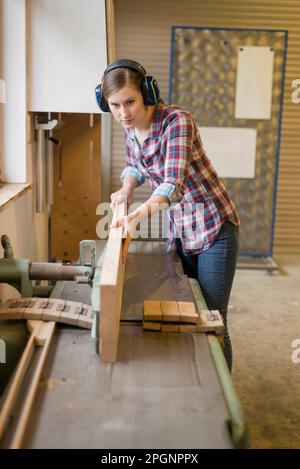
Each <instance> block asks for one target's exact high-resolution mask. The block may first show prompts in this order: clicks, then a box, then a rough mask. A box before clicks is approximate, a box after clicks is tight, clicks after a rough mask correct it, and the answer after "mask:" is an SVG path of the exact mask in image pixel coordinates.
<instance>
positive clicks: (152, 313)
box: [144, 300, 162, 321]
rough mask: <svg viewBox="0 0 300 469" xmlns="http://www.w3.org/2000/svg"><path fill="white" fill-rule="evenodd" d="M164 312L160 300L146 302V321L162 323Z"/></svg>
mask: <svg viewBox="0 0 300 469" xmlns="http://www.w3.org/2000/svg"><path fill="white" fill-rule="evenodd" d="M161 320H162V310H161V306H160V301H159V300H145V301H144V321H161Z"/></svg>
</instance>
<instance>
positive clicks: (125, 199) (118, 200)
mask: <svg viewBox="0 0 300 469" xmlns="http://www.w3.org/2000/svg"><path fill="white" fill-rule="evenodd" d="M110 200H111V204H110V208H111V209H112V210H114V208H115V207H116V206H117V205H120V204H122V203H127V209H128V208H129V207H130V205H131V204H132V190H130V189H124V187H121V189H119V190H118V191H116V192H113V193H112V194H111V196H110Z"/></svg>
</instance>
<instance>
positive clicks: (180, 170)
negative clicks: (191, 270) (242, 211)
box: [120, 100, 239, 255]
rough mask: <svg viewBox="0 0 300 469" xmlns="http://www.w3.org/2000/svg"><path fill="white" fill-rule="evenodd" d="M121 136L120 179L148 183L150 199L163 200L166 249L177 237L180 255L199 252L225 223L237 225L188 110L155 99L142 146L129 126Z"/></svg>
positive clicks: (212, 239) (230, 202)
mask: <svg viewBox="0 0 300 469" xmlns="http://www.w3.org/2000/svg"><path fill="white" fill-rule="evenodd" d="M125 138H126V162H127V166H126V167H125V168H124V170H123V172H122V174H121V177H120V179H121V181H123V179H124V177H125V176H126V175H128V174H131V175H133V176H135V178H136V180H137V182H138V184H139V185H141V184H143V183H144V182H145V180H149V183H150V186H151V189H152V191H153V194H152V195H160V196H163V197H165V198H167V199H168V201H169V204H170V207H169V209H168V217H169V223H168V227H167V232H166V233H165V234H166V235H165V237H166V239H167V249H168V250H170V249H172V248H174V240H175V238H176V237H179V238H180V239H181V242H182V248H183V252H184V253H185V254H187V255H193V254H199V253H200V252H203V251H205V250H207V249H208V248H209V247H210V246H211V245H212V244H213V242H214V241H215V239H216V237H217V235H218V233H219V230H220V229H221V226H222V224H223V223H224V222H225V221H227V220H229V221H231V222H232V223H233V224H235V225H238V224H239V218H238V215H237V212H236V210H235V207H234V205H233V203H232V201H231V199H230V197H229V195H228V193H227V192H226V189H225V187H224V185H223V183H222V181H221V180H220V178H219V177H218V175H217V173H216V171H215V169H214V168H213V166H212V164H211V162H210V160H209V159H208V157H207V155H206V153H205V151H204V148H203V145H202V142H201V138H200V135H199V131H198V129H197V127H196V125H195V122H194V120H193V118H192V117H191V116H190V114H189V113H188V112H186V111H183V110H182V109H180V108H179V107H177V106H175V105H169V106H168V105H166V104H165V103H164V102H163V101H162V100H160V101H159V103H158V104H157V106H156V110H155V112H154V115H153V118H152V123H151V126H150V129H149V133H148V136H147V138H146V140H145V141H144V143H143V146H142V148H140V145H139V143H138V141H137V139H136V137H135V132H134V129H133V128H132V129H129V130H126V134H125Z"/></svg>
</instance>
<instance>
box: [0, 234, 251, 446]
mask: <svg viewBox="0 0 300 469" xmlns="http://www.w3.org/2000/svg"><path fill="white" fill-rule="evenodd" d="M97 244H98V245H97V249H96V251H97V252H98V254H97V256H98V257H99V259H98V263H97V266H98V271H99V272H101V268H102V266H101V263H102V262H103V256H101V255H100V254H101V252H102V251H103V242H101V241H99V242H97ZM91 292H92V290H91V286H90V284H89V283H78V281H77V282H76V281H72V280H66V281H58V282H57V283H56V285H55V287H54V288H53V289H52V290H51V294H50V297H49V300H50V301H51V300H52V301H58V300H63V301H66V302H68V301H70V302H76V303H78V304H86V305H90V304H91V302H92V298H91V297H92V294H91ZM145 299H159V300H173V301H174V300H175V301H193V302H195V303H196V305H197V307H198V309H199V310H201V309H206V305H205V301H204V299H203V296H202V294H201V291H200V289H199V286H198V284H197V282H196V281H193V280H190V279H188V278H187V277H186V276H185V275H184V272H183V270H182V267H181V263H180V259H179V257H178V256H177V254H176V253H166V251H165V247H164V243H161V242H151V241H146V242H143V241H133V242H132V243H131V245H130V248H129V252H128V255H127V261H126V270H125V277H124V289H123V297H122V305H121V321H120V329H119V342H118V353H117V360H116V361H115V362H114V363H103V362H101V361H100V360H99V355H98V354H97V353H95V341H96V340H97V337H95V331H94V334H93V335H94V338H93V337H91V333H90V331H89V330H86V329H81V328H78V327H76V326H72V325H71V324H57V325H56V328H55V330H53V331H51V341H50V339H49V344H48V352H47V355H46V358H45V359H44V362H43V369H42V373H41V374H40V375H39V380H38V385H37V387H36V392H35V395H34V400H33V399H32V407H31V410H30V416H29V417H28V421H27V422H26V431H25V430H24V435H23V437H22V442H21V443H20V447H22V448H136V449H137V448H156V449H159V448H165V449H167V448H233V447H239V448H241V447H246V446H247V430H246V425H245V421H244V416H243V412H242V409H241V407H240V404H239V401H238V397H237V395H236V392H235V390H234V387H233V383H232V380H231V377H230V374H229V371H228V369H227V365H226V362H225V359H224V356H223V353H222V349H221V345H220V342H221V341H220V338H218V337H217V336H216V335H215V334H208V333H189V332H185V333H183V332H182V333H165V332H161V331H158V332H156V331H145V330H144V329H143V301H144V300H145ZM100 317H101V311H100ZM33 322H34V321H33ZM8 323H9V321H6V322H2V333H3V331H5V328H6V330H8V328H9V327H16V325H19V327H22V328H23V329H24V328H25V322H24V321H19V322H14V325H13V324H12V323H11V324H8ZM46 324H47V323H46ZM48 324H52V323H50V322H49V323H48ZM96 335H97V334H96ZM21 336H22V347H24V331H22V333H21ZM46 343H47V341H46ZM38 353H41V352H38ZM32 369H33V371H32V370H31V371H30V370H28V373H29V375H30V373H33V372H34V363H33V364H32ZM30 386H31V380H30V376H29V378H28V379H27V383H26V380H25V383H23V387H24V395H27V393H28V392H29V393H30ZM8 387H9V386H8ZM6 396H7V390H6V392H5V393H3V396H2V400H1V405H2V406H3V405H4V403H5V398H6ZM19 400H21V402H19V403H17V404H16V405H15V406H14V410H13V411H12V410H11V411H10V413H11V415H10V424H9V425H7V427H6V431H5V433H4V435H3V437H2V441H1V445H2V447H14V446H13V445H12V441H13V439H14V438H15V433H16V432H17V431H18V424H19V423H20V421H21V423H22V397H21V398H19ZM18 412H19V414H20V415H21V417H18Z"/></svg>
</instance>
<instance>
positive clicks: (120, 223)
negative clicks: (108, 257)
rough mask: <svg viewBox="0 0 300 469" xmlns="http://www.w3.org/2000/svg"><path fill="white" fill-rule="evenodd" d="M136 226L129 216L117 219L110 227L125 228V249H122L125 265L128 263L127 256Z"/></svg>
mask: <svg viewBox="0 0 300 469" xmlns="http://www.w3.org/2000/svg"><path fill="white" fill-rule="evenodd" d="M135 226H136V225H135V224H134V223H133V220H131V219H130V217H129V216H128V215H127V216H125V217H119V218H116V219H115V220H114V221H113V223H112V224H111V225H110V228H119V227H122V228H123V235H122V237H123V238H124V239H123V247H122V263H123V264H125V261H126V256H127V251H128V247H129V244H130V242H131V239H132V236H133V233H134V229H135Z"/></svg>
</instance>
